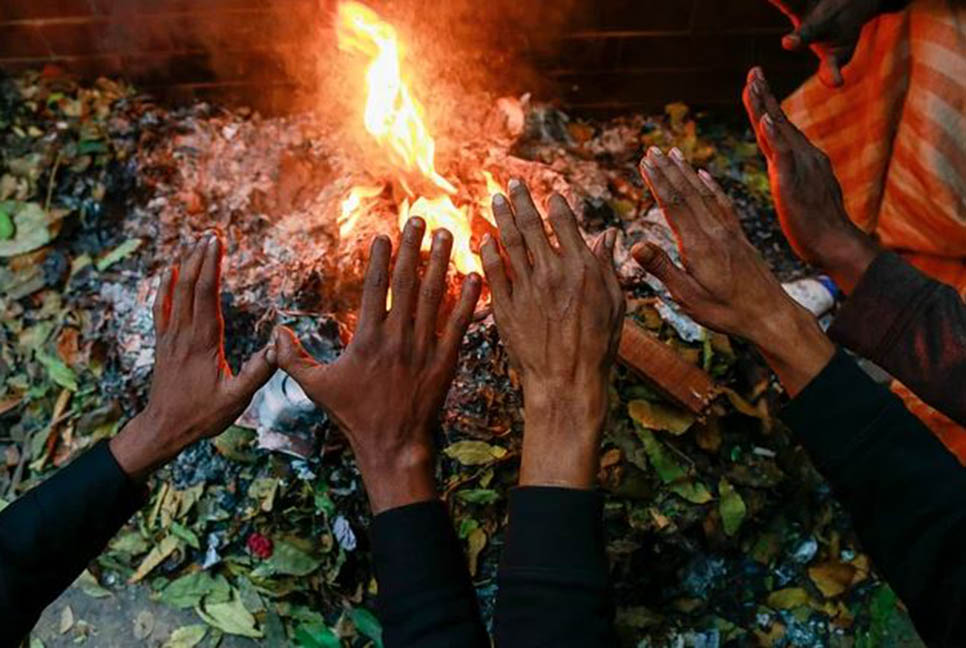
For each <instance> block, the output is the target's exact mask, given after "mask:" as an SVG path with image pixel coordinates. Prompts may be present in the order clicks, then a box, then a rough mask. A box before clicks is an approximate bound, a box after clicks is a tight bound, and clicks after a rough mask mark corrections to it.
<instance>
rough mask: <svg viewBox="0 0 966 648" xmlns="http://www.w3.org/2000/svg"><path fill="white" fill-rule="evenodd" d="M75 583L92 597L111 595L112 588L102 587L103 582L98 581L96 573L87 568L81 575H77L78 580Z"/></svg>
mask: <svg viewBox="0 0 966 648" xmlns="http://www.w3.org/2000/svg"><path fill="white" fill-rule="evenodd" d="M74 585H75V586H76V587H79V588H80V590H81V591H82V592H84V593H85V594H87V595H88V596H90V597H92V598H104V597H106V596H110V595H111V592H110V590H107V589H104V588H103V587H101V584H100V583H98V582H97V579H96V578H94V575H93V574H92V573H90V571H88V570H86V569H85V570H84V571H82V572H81V575H80V576H78V577H77V580H76V581H74Z"/></svg>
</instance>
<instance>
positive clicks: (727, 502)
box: [718, 477, 746, 535]
mask: <svg viewBox="0 0 966 648" xmlns="http://www.w3.org/2000/svg"><path fill="white" fill-rule="evenodd" d="M718 497H719V498H720V499H719V500H718V512H719V513H720V514H721V525H722V527H723V528H724V532H725V534H726V535H734V534H735V533H737V532H738V529H739V528H741V523H742V521H743V520H744V519H745V512H746V508H745V501H744V500H743V499H741V495H739V494H738V491H736V490H735V489H734V487H733V486H732V485H731V484H729V483H728V480H727V479H725V478H724V477H722V478H721V481H720V482H718Z"/></svg>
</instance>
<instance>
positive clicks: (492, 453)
mask: <svg viewBox="0 0 966 648" xmlns="http://www.w3.org/2000/svg"><path fill="white" fill-rule="evenodd" d="M443 454H445V455H446V456H447V457H449V458H450V459H456V460H457V461H458V462H460V463H461V464H463V465H464V466H482V465H484V464H488V463H490V462H492V461H494V460H496V459H499V458H500V457H503V456H505V455H506V448H502V447H500V446H495V445H490V444H489V443H485V442H483V441H457V442H456V443H452V444H450V445H448V446H447V447H446V448H444V449H443Z"/></svg>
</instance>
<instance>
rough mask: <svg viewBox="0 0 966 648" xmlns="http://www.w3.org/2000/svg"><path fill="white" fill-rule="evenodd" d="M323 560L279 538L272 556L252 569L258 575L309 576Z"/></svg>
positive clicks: (253, 573)
mask: <svg viewBox="0 0 966 648" xmlns="http://www.w3.org/2000/svg"><path fill="white" fill-rule="evenodd" d="M320 564H322V561H321V560H319V559H318V558H314V557H312V556H310V555H309V554H307V553H305V552H304V551H302V550H301V549H298V548H297V547H295V545H293V544H291V543H288V542H285V541H284V540H278V541H276V542H275V548H274V551H273V552H272V556H271V558H269V559H268V560H266V561H265V562H263V563H262V564H261V565H259V566H258V567H256V568H255V569H254V570H253V571H252V575H253V576H256V577H264V576H271V575H273V574H286V575H289V576H307V575H309V574H311V573H312V572H314V571H315V570H316V569H318V568H319V565H320Z"/></svg>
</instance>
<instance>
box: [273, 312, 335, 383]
mask: <svg viewBox="0 0 966 648" xmlns="http://www.w3.org/2000/svg"><path fill="white" fill-rule="evenodd" d="M272 340H273V343H270V344H271V345H272V346H273V347H274V355H275V360H276V363H277V366H278V368H279V369H281V370H282V371H284V372H285V373H287V374H288V375H290V376H291V377H292V378H294V379H295V382H297V383H299V385H301V386H302V389H303V390H305V393H306V394H308V393H309V390H308V389H307V388H306V386H307V385H308V384H310V383H311V381H312V378H313V377H315V376H316V374H317V373H318V370H319V369H320V368H322V366H323V365H321V364H319V363H318V362H317V361H316V360H315V358H313V357H312V356H311V355H309V353H308V351H306V350H305V349H304V348H303V347H302V343H301V342H299V339H298V337H297V336H296V335H295V333H294V332H293V331H292V329H290V328H288V327H287V326H278V327H276V328H275V330H274V331H273V332H272Z"/></svg>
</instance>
